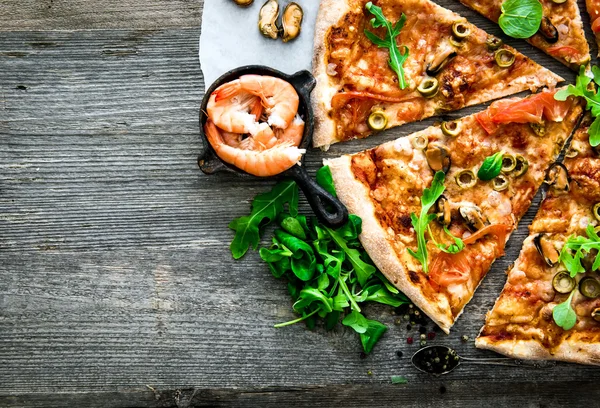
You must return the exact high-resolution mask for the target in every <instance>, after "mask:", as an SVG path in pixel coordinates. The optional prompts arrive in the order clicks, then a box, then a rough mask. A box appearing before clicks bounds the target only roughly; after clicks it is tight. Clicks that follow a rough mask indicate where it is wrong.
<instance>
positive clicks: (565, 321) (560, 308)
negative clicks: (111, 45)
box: [552, 291, 577, 330]
mask: <svg viewBox="0 0 600 408" xmlns="http://www.w3.org/2000/svg"><path fill="white" fill-rule="evenodd" d="M573 295H575V291H572V292H571V294H570V295H569V298H568V299H567V300H566V301H564V302H563V303H561V304H559V305H556V306H555V307H554V309H552V318H553V319H554V322H555V323H556V324H557V325H558V326H559V327H562V328H563V329H564V330H571V329H572V328H573V326H575V323H577V314H576V313H575V311H574V310H573V308H572V307H571V301H572V300H573Z"/></svg>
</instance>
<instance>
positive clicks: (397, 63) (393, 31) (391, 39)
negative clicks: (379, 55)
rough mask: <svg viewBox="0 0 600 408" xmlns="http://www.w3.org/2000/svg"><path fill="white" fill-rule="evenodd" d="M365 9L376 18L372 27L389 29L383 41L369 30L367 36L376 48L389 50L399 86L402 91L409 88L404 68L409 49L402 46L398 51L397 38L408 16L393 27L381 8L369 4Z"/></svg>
mask: <svg viewBox="0 0 600 408" xmlns="http://www.w3.org/2000/svg"><path fill="white" fill-rule="evenodd" d="M365 8H366V9H367V10H369V12H370V13H371V14H373V15H374V16H375V17H374V18H373V19H372V20H371V25H372V26H373V28H379V27H385V28H386V29H387V33H386V35H385V38H383V39H382V38H379V37H378V36H377V35H375V34H373V33H372V32H371V31H369V30H365V36H366V37H367V38H368V39H369V40H370V41H371V42H372V43H373V44H375V45H376V46H378V47H380V48H387V49H388V50H389V53H390V59H389V60H388V64H389V66H390V68H391V69H392V70H393V71H394V72H395V73H396V75H398V85H399V86H400V89H404V88H406V87H407V86H408V84H407V83H406V79H405V78H404V67H403V65H404V62H406V59H407V58H408V47H407V46H402V47H401V48H402V51H400V49H398V44H397V42H396V37H397V36H398V34H400V30H402V27H404V23H405V22H406V15H405V14H404V13H402V16H401V17H400V20H398V21H397V22H396V24H394V25H392V23H391V22H390V21H388V19H387V18H385V16H384V15H383V11H382V10H381V7H377V6H374V5H373V3H371V2H368V3H367V4H366V5H365Z"/></svg>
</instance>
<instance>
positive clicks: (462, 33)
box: [452, 21, 471, 41]
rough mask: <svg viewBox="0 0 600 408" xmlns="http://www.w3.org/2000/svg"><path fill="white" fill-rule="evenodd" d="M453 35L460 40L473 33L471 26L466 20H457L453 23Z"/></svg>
mask: <svg viewBox="0 0 600 408" xmlns="http://www.w3.org/2000/svg"><path fill="white" fill-rule="evenodd" d="M452 35H453V36H454V37H455V38H456V39H457V40H459V41H462V40H464V39H465V38H467V37H468V36H469V35H471V27H470V26H469V25H468V24H467V23H465V22H464V21H456V22H455V23H454V24H452Z"/></svg>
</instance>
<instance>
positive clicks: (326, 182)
mask: <svg viewBox="0 0 600 408" xmlns="http://www.w3.org/2000/svg"><path fill="white" fill-rule="evenodd" d="M316 179H317V183H318V184H319V185H320V186H321V187H323V188H324V189H325V191H327V192H328V193H329V194H331V195H332V196H334V197H337V193H336V192H335V187H334V185H333V176H332V175H331V169H330V168H329V166H323V167H321V168H320V169H319V170H317V176H316Z"/></svg>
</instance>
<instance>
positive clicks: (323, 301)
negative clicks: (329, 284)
mask: <svg viewBox="0 0 600 408" xmlns="http://www.w3.org/2000/svg"><path fill="white" fill-rule="evenodd" d="M325 276H326V275H325ZM314 302H317V303H319V307H320V308H321V310H324V311H326V312H328V313H329V312H331V311H333V307H332V306H333V299H331V298H330V297H327V296H326V295H324V294H323V293H322V292H321V291H320V290H319V289H317V288H313V287H307V288H304V289H302V290H301V291H300V295H299V297H298V300H297V301H296V303H294V305H293V306H292V307H293V308H294V310H301V309H305V308H307V307H308V306H310V305H312V304H313V303H314Z"/></svg>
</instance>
